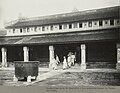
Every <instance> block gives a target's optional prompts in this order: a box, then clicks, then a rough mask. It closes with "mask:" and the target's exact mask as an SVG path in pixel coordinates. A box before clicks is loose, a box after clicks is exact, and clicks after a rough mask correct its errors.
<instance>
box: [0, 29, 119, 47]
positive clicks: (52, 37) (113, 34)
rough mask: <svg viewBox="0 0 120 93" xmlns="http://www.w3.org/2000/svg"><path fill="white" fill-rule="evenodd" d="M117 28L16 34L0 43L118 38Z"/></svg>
mask: <svg viewBox="0 0 120 93" xmlns="http://www.w3.org/2000/svg"><path fill="white" fill-rule="evenodd" d="M118 33H119V29H118V28H116V29H107V30H98V31H92V32H91V31H84V32H80V31H78V32H77V33H76V32H71V33H61V34H57V33H56V34H48V35H37V36H33V35H32V36H18V37H14V36H13V37H5V38H4V37H3V38H0V45H19V44H21V45H24V44H25V45H26V44H59V43H63V42H64V43H65V42H66V43H67V42H68V43H69V42H80V41H82V42H83V41H93V40H118V39H119V35H118Z"/></svg>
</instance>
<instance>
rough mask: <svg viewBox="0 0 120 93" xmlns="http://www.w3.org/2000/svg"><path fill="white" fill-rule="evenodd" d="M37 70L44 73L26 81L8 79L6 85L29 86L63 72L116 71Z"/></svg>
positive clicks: (97, 70)
mask: <svg viewBox="0 0 120 93" xmlns="http://www.w3.org/2000/svg"><path fill="white" fill-rule="evenodd" d="M0 70H1V71H12V72H13V71H14V68H0ZM39 71H41V72H45V73H39V75H38V77H37V79H36V80H34V81H32V82H30V83H27V82H26V81H25V82H22V81H18V82H13V81H8V83H7V84H5V85H7V86H30V85H33V84H36V83H38V82H41V81H44V80H47V79H48V78H52V77H54V76H59V75H61V74H63V73H66V72H71V73H72V72H91V71H92V72H117V70H116V69H86V70H81V69H80V67H72V68H69V69H66V70H63V69H58V70H50V69H49V68H39Z"/></svg>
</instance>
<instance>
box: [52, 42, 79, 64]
mask: <svg viewBox="0 0 120 93" xmlns="http://www.w3.org/2000/svg"><path fill="white" fill-rule="evenodd" d="M54 46H55V55H58V57H59V60H60V62H63V57H64V56H65V57H66V59H67V57H68V53H69V52H72V53H73V54H75V57H76V61H75V63H80V47H79V46H80V44H75V43H73V44H59V45H54Z"/></svg>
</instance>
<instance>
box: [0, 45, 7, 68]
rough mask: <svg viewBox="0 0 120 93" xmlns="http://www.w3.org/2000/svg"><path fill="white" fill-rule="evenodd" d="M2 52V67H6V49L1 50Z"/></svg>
mask: <svg viewBox="0 0 120 93" xmlns="http://www.w3.org/2000/svg"><path fill="white" fill-rule="evenodd" d="M1 51H2V67H7V49H6V48H4V47H3V48H1Z"/></svg>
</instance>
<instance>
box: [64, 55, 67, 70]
mask: <svg viewBox="0 0 120 93" xmlns="http://www.w3.org/2000/svg"><path fill="white" fill-rule="evenodd" d="M67 68H68V64H67V60H66V57H65V56H64V60H63V70H64V69H67Z"/></svg>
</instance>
